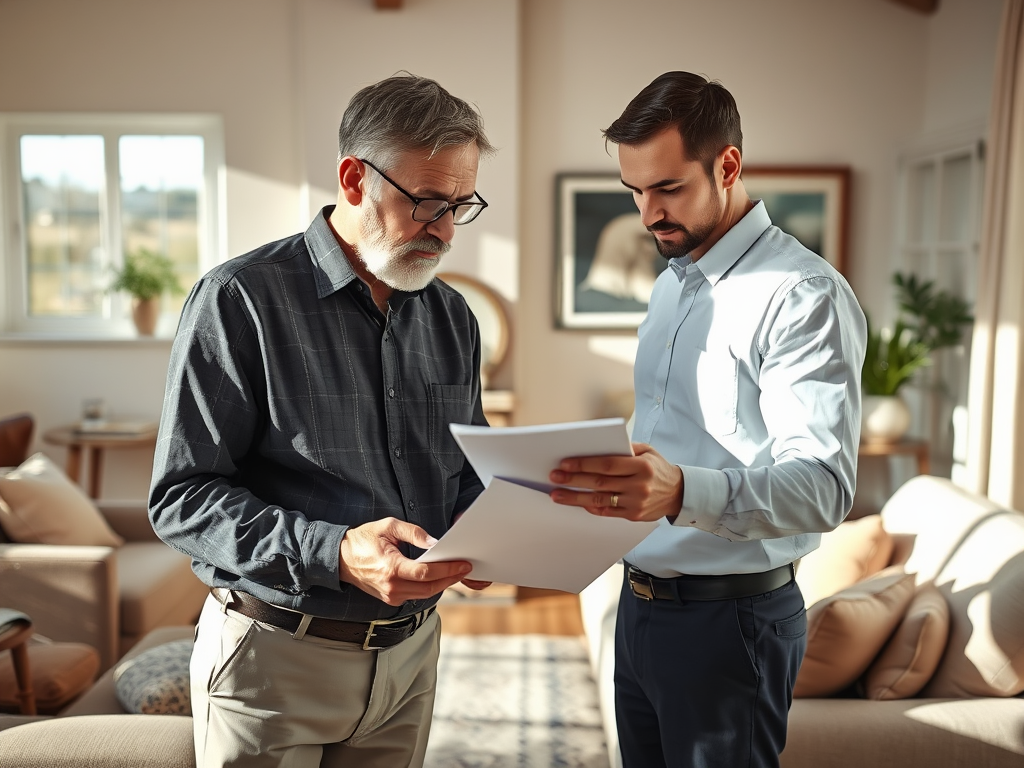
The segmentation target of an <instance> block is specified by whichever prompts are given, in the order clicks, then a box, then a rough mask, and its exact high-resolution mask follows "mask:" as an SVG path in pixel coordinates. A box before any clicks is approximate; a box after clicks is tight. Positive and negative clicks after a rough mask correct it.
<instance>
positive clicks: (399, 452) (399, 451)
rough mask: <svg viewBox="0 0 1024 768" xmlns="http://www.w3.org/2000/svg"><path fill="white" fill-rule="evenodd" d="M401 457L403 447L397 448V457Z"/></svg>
mask: <svg viewBox="0 0 1024 768" xmlns="http://www.w3.org/2000/svg"><path fill="white" fill-rule="evenodd" d="M401 457H402V449H401V448H395V458H396V459H399V458H401Z"/></svg>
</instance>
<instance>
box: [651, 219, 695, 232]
mask: <svg viewBox="0 0 1024 768" xmlns="http://www.w3.org/2000/svg"><path fill="white" fill-rule="evenodd" d="M676 230H681V231H683V232H685V231H686V227H684V226H682V225H681V224H672V223H670V222H667V221H659V222H656V223H654V224H651V226H649V227H648V228H647V231H648V232H675V231H676Z"/></svg>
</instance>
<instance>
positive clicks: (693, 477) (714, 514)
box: [673, 466, 729, 533]
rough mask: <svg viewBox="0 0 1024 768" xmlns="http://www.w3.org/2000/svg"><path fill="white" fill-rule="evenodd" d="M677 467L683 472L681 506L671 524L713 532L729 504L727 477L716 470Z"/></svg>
mask: <svg viewBox="0 0 1024 768" xmlns="http://www.w3.org/2000/svg"><path fill="white" fill-rule="evenodd" d="M679 468H680V469H681V470H682V471H683V508H682V509H681V510H680V511H679V516H678V517H677V518H676V520H675V523H673V525H677V526H680V527H685V528H699V529H700V530H702V531H707V532H708V533H714V532H715V531H717V530H718V528H719V525H720V521H721V519H722V515H723V514H724V513H725V508H726V506H727V505H728V503H729V478H728V477H726V474H725V472H723V471H722V470H720V469H708V468H706V467H683V466H680V467H679Z"/></svg>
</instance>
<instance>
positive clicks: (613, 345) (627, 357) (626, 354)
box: [587, 336, 639, 367]
mask: <svg viewBox="0 0 1024 768" xmlns="http://www.w3.org/2000/svg"><path fill="white" fill-rule="evenodd" d="M638 345H639V340H638V339H637V338H636V336H591V337H590V338H589V339H587V349H588V350H589V351H590V353H591V354H593V355H597V356H598V357H604V358H607V359H609V360H614V361H615V362H617V363H625V364H626V365H628V366H630V367H632V365H633V361H634V360H636V348H637V346H638Z"/></svg>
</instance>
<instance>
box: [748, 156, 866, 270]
mask: <svg viewBox="0 0 1024 768" xmlns="http://www.w3.org/2000/svg"><path fill="white" fill-rule="evenodd" d="M850 176H851V171H850V167H849V166H846V165H752V166H746V167H744V168H743V185H744V187H745V188H746V190H747V194H748V195H750V199H751V200H763V201H764V205H765V208H766V209H767V210H768V215H769V216H770V217H771V220H772V224H774V225H775V226H777V227H778V228H779V229H781V230H782V231H783V232H787V233H789V234H790V235H793V237H795V238H796V239H797V240H799V241H800V242H801V243H802V244H803V245H804V246H806V247H807V248H809V249H810V250H812V251H814V252H815V253H816V254H818V255H819V256H821V257H822V258H823V259H825V261H827V262H828V263H829V264H831V265H832V266H833V267H835V268H836V269H837V270H838V271H839V272H840V273H844V274H845V270H846V266H847V248H848V240H849V226H850Z"/></svg>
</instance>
